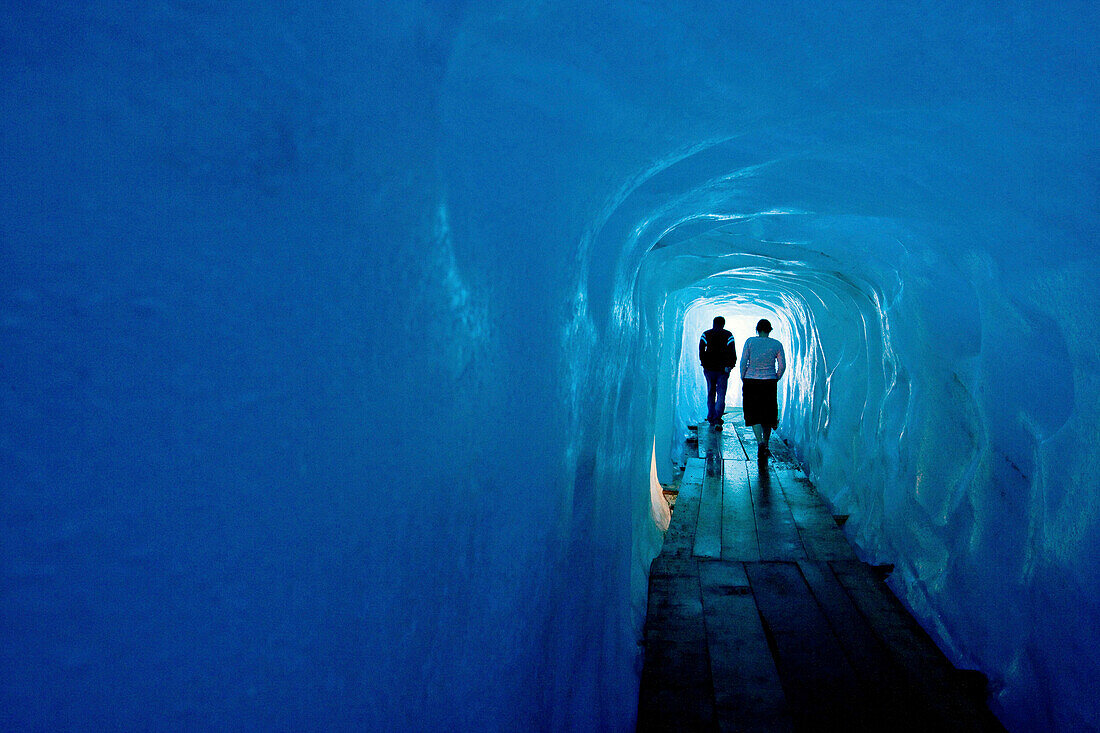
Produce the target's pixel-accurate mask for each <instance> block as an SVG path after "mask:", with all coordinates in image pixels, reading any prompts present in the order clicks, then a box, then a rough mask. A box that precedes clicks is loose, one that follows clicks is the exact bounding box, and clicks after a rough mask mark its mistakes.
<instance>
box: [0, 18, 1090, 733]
mask: <svg viewBox="0 0 1100 733" xmlns="http://www.w3.org/2000/svg"><path fill="white" fill-rule="evenodd" d="M802 5H803V4H801V3H776V2H767V3H764V2H748V3H737V4H731V3H709V2H682V3H675V4H674V7H672V8H671V9H670V8H667V7H664V6H660V5H650V4H637V5H633V6H620V7H611V8H609V7H606V6H604V5H602V4H594V5H592V6H589V5H586V4H578V3H556V4H551V5H542V4H530V3H524V4H516V5H515V6H508V5H501V4H499V3H491V4H490V3H485V4H479V3H444V2H431V3H410V4H397V3H383V4H377V3H376V4H368V5H363V4H361V3H340V2H337V3H329V4H324V5H322V6H318V5H316V4H304V3H296V2H289V3H282V4H279V6H278V7H273V6H271V4H264V3H237V4H228V5H226V4H216V3H203V2H165V3H158V4H152V5H151V4H148V3H136V2H132V3H131V2H112V3H100V4H98V5H82V4H77V5H75V6H73V5H68V6H61V7H57V6H53V5H47V4H43V3H21V4H14V3H9V4H7V5H5V7H4V8H3V9H2V10H0V64H2V65H3V70H2V71H3V73H2V75H0V105H2V109H3V110H4V114H3V115H2V116H0V162H2V165H3V170H4V174H5V175H4V183H3V185H2V186H0V211H2V213H3V216H2V217H0V247H2V253H0V254H2V257H0V263H2V266H0V477H2V478H0V482H2V483H0V516H2V521H3V532H2V533H0V543H2V546H0V547H2V553H0V558H2V560H0V562H2V565H0V572H2V580H0V592H2V597H0V614H2V622H3V623H0V634H2V638H0V722H2V723H3V725H4V726H5V727H7V728H45V729H56V728H72V729H97V728H119V727H123V728H130V729H142V728H157V729H193V728H196V727H198V728H207V727H216V728H238V729H239V728H251V729H273V728H274V729H334V728H366V729H387V730H399V729H420V730H433V729H434V730H455V729H472V728H477V729H489V730H493V729H500V730H515V729H527V728H542V729H550V730H564V729H585V730H590V729H603V730H628V729H630V727H631V725H632V722H633V716H634V710H635V705H636V694H637V693H636V685H637V679H636V670H637V665H638V663H639V656H638V655H639V652H638V647H637V645H636V635H637V633H638V630H639V628H640V623H641V620H642V617H641V614H642V611H643V609H644V590H645V572H646V568H647V566H648V561H649V559H650V558H651V557H652V555H653V554H654V553H655V552H656V551H657V549H658V548H659V543H660V534H659V532H658V531H657V529H656V528H655V527H654V525H653V522H652V520H651V518H650V517H651V513H650V506H649V488H648V467H649V460H650V451H651V447H652V445H653V441H654V437H655V436H656V437H657V439H658V445H659V453H660V456H661V459H662V466H661V470H662V471H666V472H667V470H668V462H669V461H671V460H672V459H673V458H674V457H675V453H676V445H677V436H678V434H679V431H680V429H681V428H682V424H683V422H684V421H685V420H686V417H685V415H686V414H688V413H689V412H690V409H688V408H685V405H687V404H688V403H689V402H690V400H691V397H690V395H688V394H686V393H685V392H684V391H683V390H684V389H686V387H683V388H682V385H684V384H687V383H688V382H689V380H687V379H686V378H684V379H681V376H682V375H681V374H680V371H679V369H678V364H679V361H678V360H679V358H680V355H681V349H680V344H681V340H682V338H683V319H684V317H685V315H686V314H687V313H689V312H690V311H691V309H692V307H693V305H698V304H699V303H703V302H713V303H718V302H723V303H728V304H731V306H730V307H737V308H745V309H751V308H753V307H757V306H765V307H766V308H767V309H768V310H769V311H770V312H774V313H775V314H776V315H777V320H778V322H779V323H780V324H782V328H783V329H784V333H785V334H786V337H787V338H788V339H789V349H790V353H792V355H794V356H795V357H796V358H797V362H798V363H797V364H795V366H794V369H792V372H791V378H790V380H789V381H788V383H787V386H786V392H785V396H784V417H783V425H782V428H783V430H785V431H786V433H787V434H788V435H789V436H790V437H791V438H792V439H793V440H795V441H796V443H797V445H798V450H799V452H800V455H802V456H803V458H804V460H805V461H806V464H807V467H808V468H809V469H810V471H811V472H812V473H813V474H814V476H815V478H816V479H817V480H818V482H819V485H821V486H822V488H823V490H824V491H825V492H826V493H827V494H828V495H829V496H830V498H831V499H832V500H833V501H834V503H835V504H836V505H837V506H838V508H839V509H841V510H842V511H845V512H846V513H851V514H852V520H851V521H850V522H849V527H850V528H851V529H852V532H853V537H854V538H855V539H856V540H857V541H858V542H859V543H860V547H861V551H862V552H864V553H865V554H866V555H867V556H868V557H872V558H876V559H882V560H884V561H892V562H895V563H896V564H897V566H898V568H899V571H898V573H897V577H898V581H897V590H898V592H899V595H901V596H902V597H903V598H904V599H905V600H906V602H907V603H909V605H910V606H911V607H912V608H914V610H915V611H916V612H917V614H918V616H919V617H920V618H921V619H922V621H923V622H924V623H925V624H926V626H927V627H928V628H929V629H930V630H931V631H932V632H933V633H934V634H935V635H936V636H937V638H938V639H939V640H940V641H941V643H942V644H943V646H944V647H945V649H947V650H948V652H949V653H950V654H951V655H952V656H953V658H954V659H955V660H956V661H957V662H958V663H960V664H967V665H972V666H976V667H979V668H981V669H983V670H984V671H986V672H987V673H988V674H989V675H990V677H991V679H992V681H993V685H994V693H995V697H994V706H995V708H996V710H997V712H998V714H999V715H1001V717H1002V719H1003V720H1004V721H1005V722H1006V724H1008V726H1009V727H1010V728H1011V729H1013V730H1032V729H1052V730H1067V731H1068V730H1080V729H1082V728H1088V727H1089V726H1093V727H1095V726H1096V721H1097V719H1098V718H1100V710H1098V707H1097V703H1096V702H1095V700H1094V699H1093V697H1094V696H1093V695H1092V694H1091V691H1092V690H1094V689H1095V688H1096V684H1097V680H1098V678H1100V668H1098V663H1097V655H1096V654H1095V652H1094V650H1093V647H1092V639H1091V637H1090V635H1089V633H1088V630H1089V629H1092V628H1096V626H1097V625H1098V623H1100V590H1098V589H1100V575H1098V573H1097V570H1096V567H1095V563H1094V562H1093V558H1095V557H1096V556H1097V554H1098V551H1100V498H1097V494H1096V491H1095V479H1094V478H1093V477H1094V476H1095V475H1096V467H1097V465H1098V464H1100V453H1098V450H1100V449H1098V448H1097V446H1098V445H1100V441H1098V440H1097V438H1098V437H1100V436H1098V435H1097V425H1098V424H1100V409H1098V407H1097V406H1098V405H1100V395H1098V389H1100V379H1098V375H1100V368H1098V364H1097V353H1098V346H1100V331H1098V327H1097V320H1098V319H1097V318H1096V315H1097V313H1098V312H1100V296H1098V294H1097V289H1096V287H1095V275H1094V273H1095V272H1096V271H1097V269H1098V268H1097V265H1098V262H1097V260H1098V257H1097V254H1098V249H1097V247H1096V244H1095V237H1096V234H1097V224H1098V219H1100V212H1098V210H1097V204H1096V202H1097V201H1098V200H1100V197H1098V193H1100V191H1098V187H1100V169H1098V160H1100V159H1098V157H1097V153H1096V140H1097V139H1098V136H1097V132H1098V131H1097V119H1098V116H1097V114H1096V113H1097V111H1098V104H1097V102H1098V100H1097V92H1098V83H1097V79H1098V76H1097V72H1098V64H1097V62H1098V59H1100V55H1098V53H1097V48H1096V39H1097V38H1098V37H1100V33H1098V31H1100V28H1098V27H1097V26H1098V12H1097V10H1096V8H1095V7H1094V6H1093V5H1092V4H1089V3H1061V4H1058V6H1057V7H1050V6H1048V4H1044V3H1034V2H1008V3H1001V2H999V3H988V4H981V3H934V2H929V3H919V4H916V5H910V6H906V7H905V8H899V7H888V8H884V7H882V6H881V4H880V3H858V2H840V3H830V4H828V5H827V6H825V7H815V8H809V7H802ZM742 340H743V336H742Z"/></svg>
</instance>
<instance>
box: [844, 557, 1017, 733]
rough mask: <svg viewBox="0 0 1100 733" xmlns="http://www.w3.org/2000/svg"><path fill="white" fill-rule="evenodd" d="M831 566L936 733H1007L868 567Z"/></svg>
mask: <svg viewBox="0 0 1100 733" xmlns="http://www.w3.org/2000/svg"><path fill="white" fill-rule="evenodd" d="M830 567H831V568H832V569H833V573H834V574H835V576H836V578H837V580H838V581H839V582H840V584H841V585H842V586H843V587H844V589H845V591H847V593H848V596H849V598H851V599H852V602H853V603H854V604H855V606H856V607H857V608H858V609H859V610H860V612H861V613H862V614H863V616H864V618H866V619H867V622H868V624H869V625H870V627H871V629H872V630H873V631H874V632H875V634H876V635H877V636H878V637H879V638H880V639H881V640H882V641H883V643H884V645H885V646H886V649H887V651H888V653H889V655H890V657H891V659H893V660H894V662H895V663H896V664H897V665H898V666H899V667H900V668H901V669H902V673H903V675H904V677H905V681H906V685H907V687H908V688H909V690H910V694H912V695H914V696H915V700H916V707H918V708H919V709H920V710H921V711H922V714H923V715H924V716H925V718H926V719H928V720H931V721H933V724H934V727H935V729H937V730H966V731H1003V730H1004V729H1003V727H1002V726H1001V724H1000V722H999V721H997V719H996V718H995V717H994V716H993V714H992V713H990V712H989V709H988V707H986V705H985V701H984V700H975V699H973V698H972V697H970V696H969V695H968V694H967V693H966V692H965V690H964V689H963V687H962V686H961V685H960V682H959V677H958V676H957V674H956V673H955V669H954V667H952V666H951V664H950V662H948V661H947V658H946V657H944V655H943V654H942V652H940V650H939V649H938V648H937V647H936V645H935V644H934V643H933V642H932V640H931V639H930V638H929V637H928V635H927V633H925V631H924V630H923V629H921V628H920V625H919V624H917V622H916V620H915V619H914V618H913V617H912V616H911V615H910V614H909V613H908V612H907V611H906V610H905V607H904V606H902V605H901V602H900V601H898V599H897V598H896V597H895V596H894V595H893V593H892V592H891V591H890V589H889V588H888V587H887V586H886V584H885V583H884V582H883V581H881V580H880V579H878V578H876V577H875V575H874V573H873V571H872V570H871V568H870V567H869V566H868V565H866V564H865V563H860V562H833V563H830ZM929 729H931V728H929Z"/></svg>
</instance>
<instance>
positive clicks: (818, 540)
mask: <svg viewBox="0 0 1100 733" xmlns="http://www.w3.org/2000/svg"><path fill="white" fill-rule="evenodd" d="M773 470H774V471H775V474H776V476H777V477H778V478H779V483H780V485H781V486H782V487H783V495H784V496H785V497H786V500H787V506H788V507H789V508H790V510H791V516H792V517H793V518H794V523H795V525H796V526H797V527H798V533H799V536H800V537H801V538H802V545H803V547H804V548H805V549H806V555H807V557H809V558H810V559H813V560H855V559H856V554H855V551H854V550H853V549H852V546H851V544H850V543H849V542H848V538H847V537H845V536H844V532H843V531H841V529H840V527H838V526H837V524H836V521H835V520H834V519H833V515H832V510H831V509H830V508H829V506H828V504H826V503H825V501H824V500H823V499H821V497H820V496H818V494H817V492H816V491H814V490H813V485H812V484H811V483H810V482H809V480H808V479H806V478H805V477H804V476H803V474H802V472H801V471H796V470H793V469H773Z"/></svg>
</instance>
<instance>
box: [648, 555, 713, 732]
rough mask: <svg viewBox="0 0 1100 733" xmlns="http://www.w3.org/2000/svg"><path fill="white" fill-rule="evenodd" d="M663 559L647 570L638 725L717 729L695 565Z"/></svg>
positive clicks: (651, 728) (650, 728)
mask: <svg viewBox="0 0 1100 733" xmlns="http://www.w3.org/2000/svg"><path fill="white" fill-rule="evenodd" d="M666 562H667V563H669V565H668V566H667V567H666V568H663V569H664V570H667V572H657V573H654V572H651V573H650V584H649V602H648V608H647V613H646V634H645V665H644V666H643V668H642V679H641V686H640V690H639V697H638V730H643V731H669V730H701V731H716V730H717V729H718V728H717V719H716V717H715V712H714V697H713V692H712V690H713V681H712V679H711V674H710V660H709V656H708V651H707V641H706V627H705V624H704V621H703V606H702V591H701V587H700V583H699V575H698V565H697V563H695V562H693V561H691V560H690V559H686V560H685V559H666Z"/></svg>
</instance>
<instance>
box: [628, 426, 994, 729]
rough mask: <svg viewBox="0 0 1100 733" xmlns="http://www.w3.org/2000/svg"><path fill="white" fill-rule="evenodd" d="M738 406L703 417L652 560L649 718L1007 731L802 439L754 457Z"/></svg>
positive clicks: (662, 725) (643, 699) (709, 724)
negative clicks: (884, 568)
mask: <svg viewBox="0 0 1100 733" xmlns="http://www.w3.org/2000/svg"><path fill="white" fill-rule="evenodd" d="M730 417H733V414H732V413H727V418H730ZM739 417H740V416H739V415H738V416H736V417H735V418H734V420H728V421H727V423H726V428H727V429H726V430H725V431H722V432H715V431H712V430H710V429H709V428H708V427H706V426H702V425H701V426H700V427H699V428H698V434H699V445H698V452H697V454H696V456H694V457H692V458H691V459H690V460H689V461H688V464H687V466H686V468H685V472H684V476H683V479H682V481H681V485H680V491H679V494H678V496H677V499H676V505H675V509H674V511H673V517H672V524H671V525H670V527H669V529H668V532H667V534H666V537H665V544H664V546H663V548H662V551H661V554H660V555H659V556H658V557H657V558H656V559H655V560H654V561H653V565H652V567H651V570H650V578H649V599H648V602H647V618H646V625H645V638H644V640H643V646H644V649H645V660H644V665H643V669H642V677H641V685H640V692H639V702H638V730H642V731H727V730H730V731H733V730H737V731H791V730H795V731H802V730H806V731H811V730H812V731H818V730H853V731H858V730H889V731H895V730H899V731H918V730H920V731H928V730H936V731H941V730H943V731H956V730H957V731H963V730H965V731H1003V730H1004V729H1003V727H1002V726H1001V725H1000V723H999V722H998V721H997V720H996V718H995V717H994V716H993V715H992V714H991V713H990V712H989V709H988V707H987V705H986V703H985V700H984V699H982V698H981V696H980V695H975V694H974V689H973V688H974V685H973V684H968V683H967V681H966V677H965V675H963V674H962V673H960V671H959V670H956V669H955V668H953V667H952V666H951V664H950V663H949V661H948V660H947V658H946V657H945V656H944V655H943V653H942V652H940V650H939V649H938V648H936V646H935V644H934V643H933V641H932V639H931V637H930V636H929V635H928V634H927V633H925V632H924V630H923V629H921V628H920V626H919V625H918V624H917V622H916V621H915V620H914V619H913V618H912V616H911V615H910V614H909V613H908V612H907V611H906V610H905V608H904V606H903V604H902V603H901V602H900V601H899V600H898V599H897V598H896V597H895V596H894V595H893V593H892V592H891V591H890V589H889V587H888V586H887V585H886V583H885V582H884V580H883V577H882V575H881V574H880V573H877V572H876V570H875V569H874V568H872V567H870V566H868V565H867V564H866V563H863V562H861V561H859V560H858V559H857V557H856V554H855V552H854V550H853V549H852V547H851V545H850V543H849V542H848V540H847V538H846V537H845V536H844V533H843V531H842V530H841V529H840V527H839V526H838V524H837V522H836V521H834V518H833V516H832V514H831V510H830V508H829V506H828V505H827V503H826V502H825V501H824V500H823V499H822V498H821V497H820V496H818V495H817V492H816V490H815V489H814V487H813V485H812V484H811V483H810V482H809V481H808V480H807V479H806V478H805V476H804V475H803V474H802V473H801V471H799V470H797V467H796V466H795V465H794V464H793V462H792V461H791V459H790V454H789V451H787V450H785V448H784V449H777V450H776V451H775V453H776V454H777V455H776V456H775V457H774V458H773V460H772V462H771V463H766V462H765V463H758V462H757V461H756V460H751V461H750V460H746V459H747V458H748V457H749V456H753V457H754V458H755V455H756V447H755V443H754V442H750V441H753V440H754V438H753V437H752V433H751V431H749V430H748V429H747V428H745V427H744V426H743V425H741V426H736V425H735V420H736V419H738V418H739ZM725 456H729V457H728V458H727V457H725Z"/></svg>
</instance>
